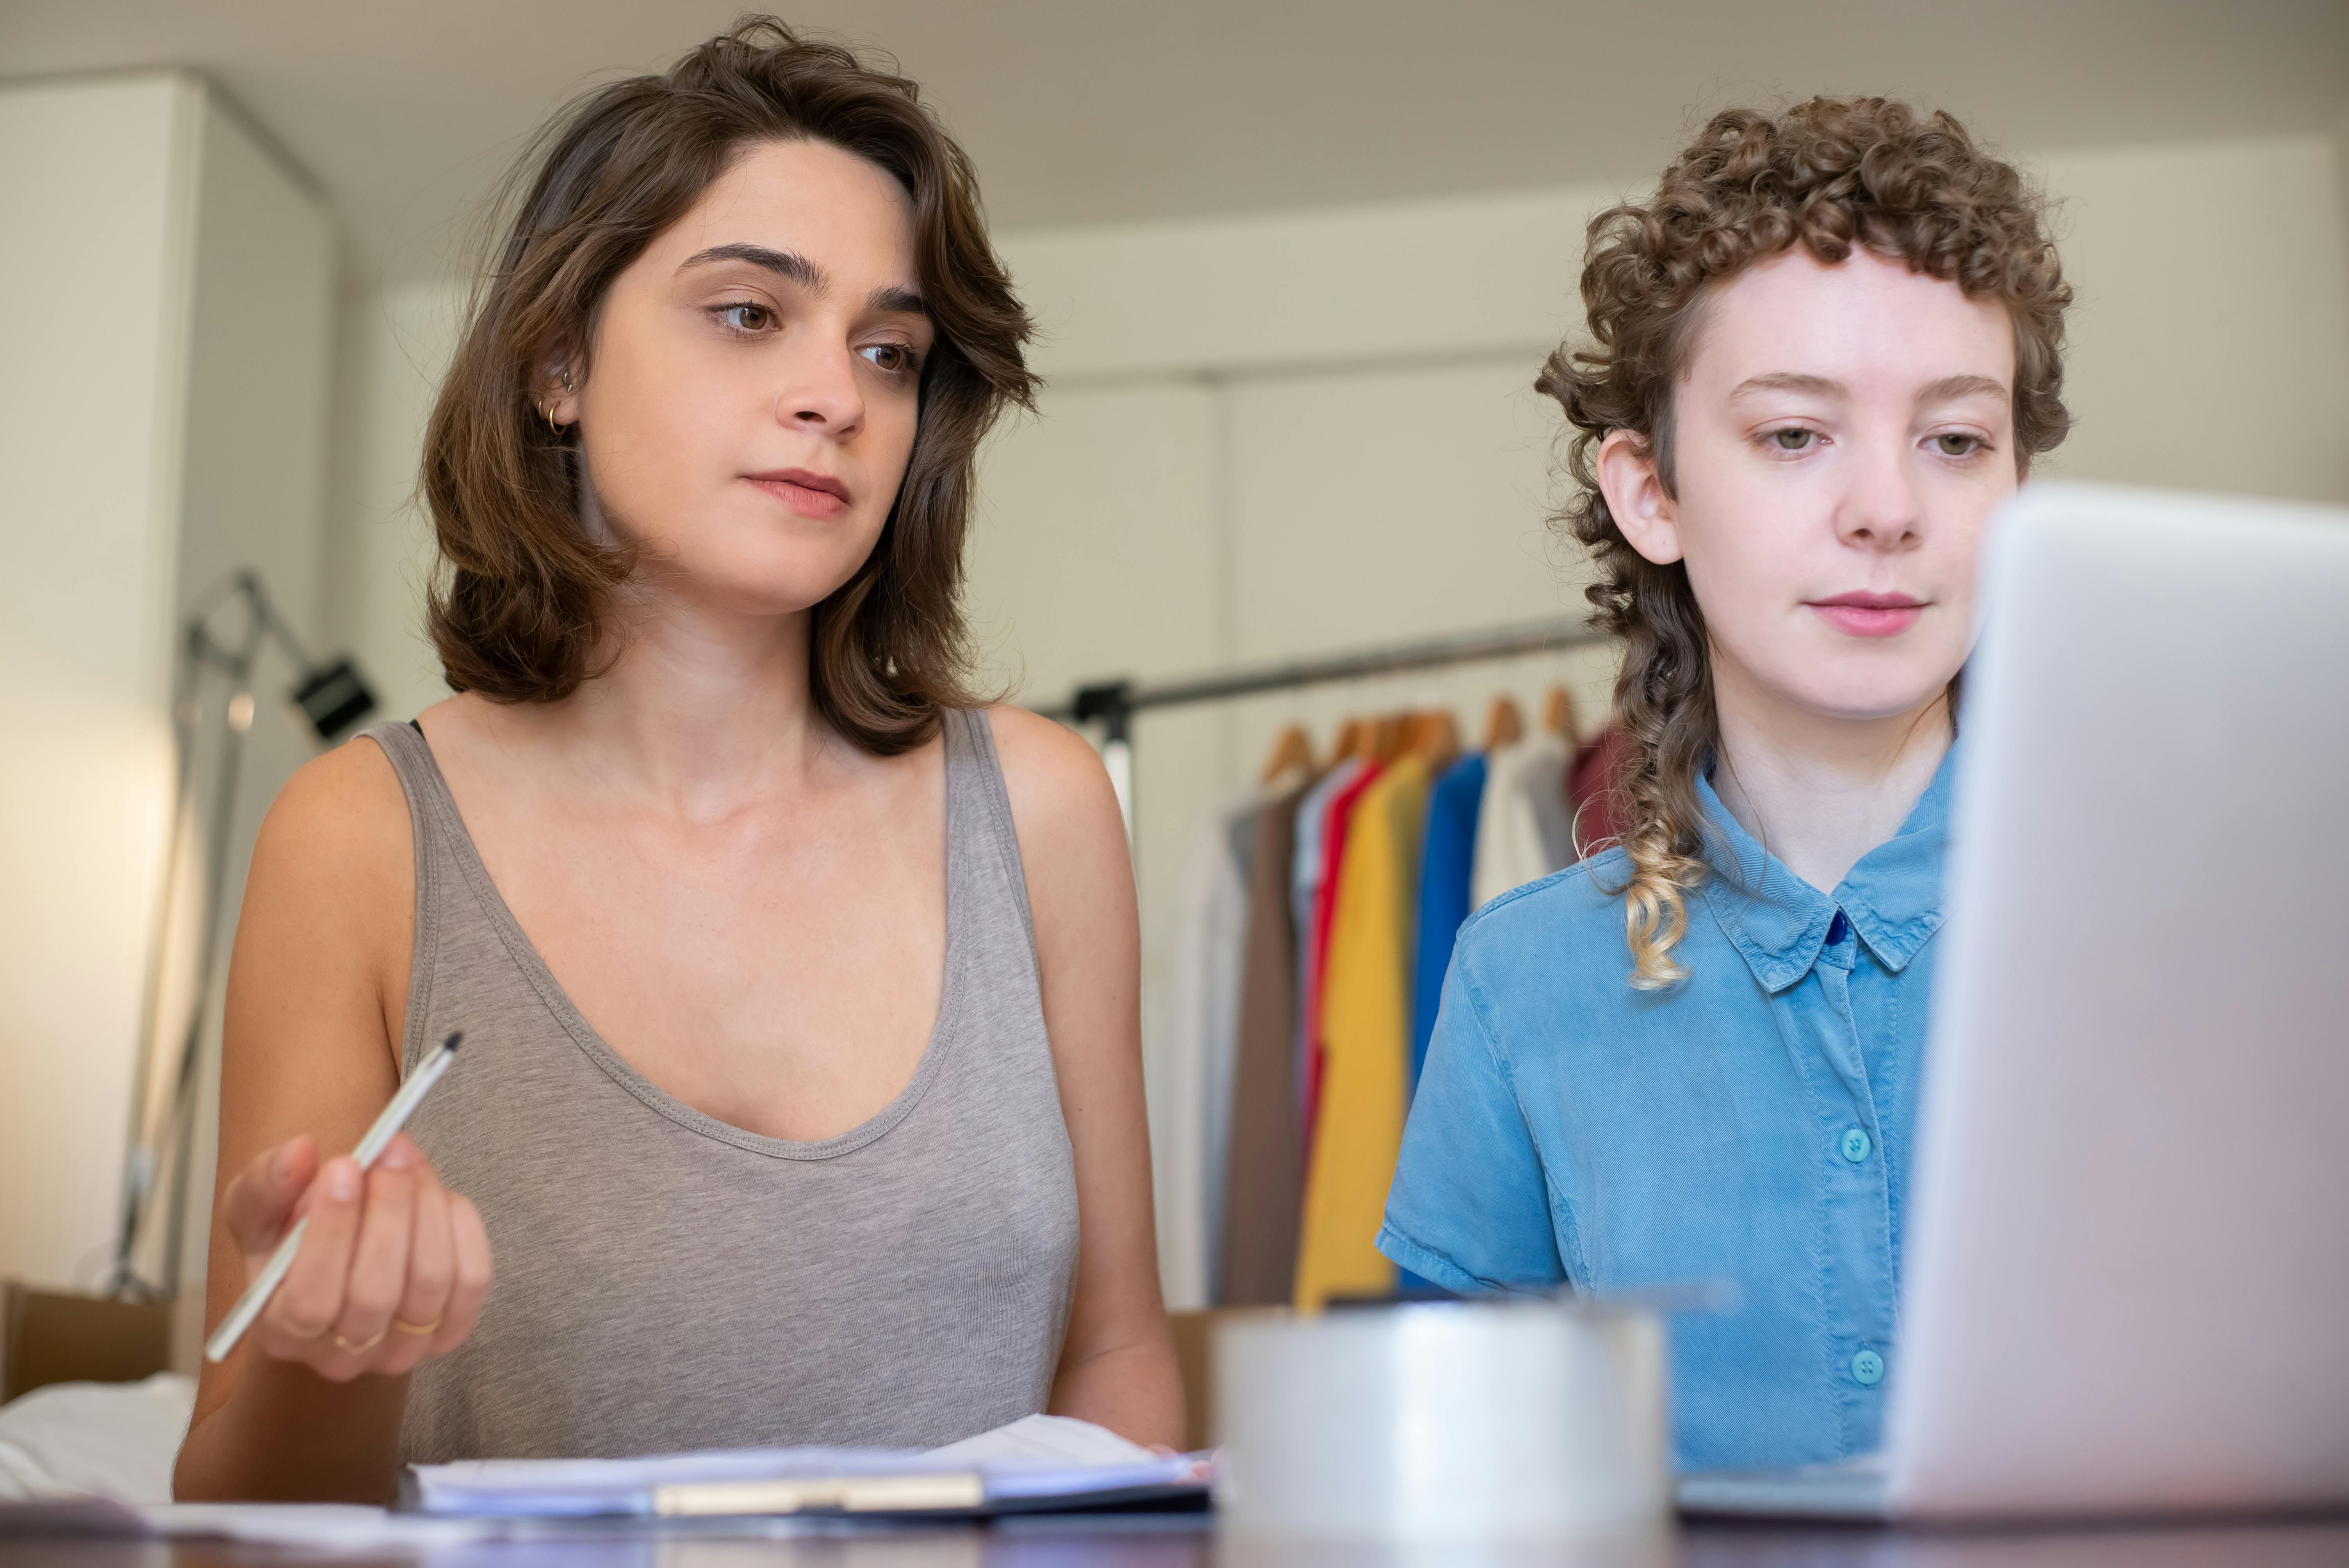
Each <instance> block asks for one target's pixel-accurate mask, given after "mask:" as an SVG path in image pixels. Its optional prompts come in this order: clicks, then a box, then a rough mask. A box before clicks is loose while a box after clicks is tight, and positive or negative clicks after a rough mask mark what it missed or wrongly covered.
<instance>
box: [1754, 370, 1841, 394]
mask: <svg viewBox="0 0 2349 1568" xmlns="http://www.w3.org/2000/svg"><path fill="white" fill-rule="evenodd" d="M1847 390H1848V389H1847V387H1845V386H1844V384H1843V383H1842V382H1840V381H1837V380H1834V379H1832V378H1830V377H1825V376H1800V375H1796V374H1795V372H1793V371H1789V370H1780V371H1773V372H1772V373H1771V374H1769V375H1767V376H1749V377H1746V378H1745V379H1744V380H1743V381H1740V382H1739V383H1738V384H1737V385H1736V387H1734V388H1733V389H1732V390H1731V392H1730V394H1729V395H1730V397H1744V396H1745V395H1746V394H1748V393H1750V392H1815V393H1817V394H1818V395H1819V396H1821V397H1840V396H1842V395H1843V394H1844V393H1845V392H1846V391H1847Z"/></svg>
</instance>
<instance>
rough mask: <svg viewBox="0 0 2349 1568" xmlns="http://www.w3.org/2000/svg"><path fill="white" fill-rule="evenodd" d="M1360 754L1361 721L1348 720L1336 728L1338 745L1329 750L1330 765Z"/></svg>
mask: <svg viewBox="0 0 2349 1568" xmlns="http://www.w3.org/2000/svg"><path fill="white" fill-rule="evenodd" d="M1361 754H1362V721H1361V719H1359V718H1350V719H1348V720H1346V722H1345V723H1343V724H1341V725H1340V726H1339V727H1338V743H1337V745H1335V746H1333V747H1332V748H1330V762H1331V764H1332V765H1335V764H1336V763H1338V762H1340V761H1341V760H1343V759H1344V758H1349V757H1360V756H1361Z"/></svg>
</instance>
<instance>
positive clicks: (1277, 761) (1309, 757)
mask: <svg viewBox="0 0 2349 1568" xmlns="http://www.w3.org/2000/svg"><path fill="white" fill-rule="evenodd" d="M1296 769H1302V770H1304V771H1305V772H1308V773H1310V772H1312V771H1313V740H1312V738H1311V737H1309V736H1308V735H1307V734H1306V733H1305V727H1304V726H1303V725H1299V724H1292V725H1289V726H1288V727H1286V728H1284V729H1283V730H1282V731H1281V732H1280V734H1279V735H1278V737H1277V738H1275V739H1274V741H1273V743H1272V755H1271V756H1270V757H1268V758H1266V759H1265V764H1264V776H1263V779H1262V780H1261V782H1263V783H1266V784H1269V783H1271V782H1272V781H1273V780H1274V779H1278V778H1279V777H1280V776H1281V775H1282V774H1284V773H1288V772H1290V771H1292V770H1296Z"/></svg>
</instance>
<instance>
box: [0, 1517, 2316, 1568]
mask: <svg viewBox="0 0 2349 1568" xmlns="http://www.w3.org/2000/svg"><path fill="white" fill-rule="evenodd" d="M0 1563H6V1564H9V1565H10V1568H14V1565H15V1564H17V1563H26V1564H34V1563H38V1564H42V1565H43V1568H47V1565H49V1564H55V1565H56V1568H289V1565H291V1564H295V1563H300V1564H304V1565H305V1568H358V1565H360V1564H365V1565H367V1568H1078V1565H1080V1564H1092V1563H1099V1564H1103V1565H1105V1568H1271V1565H1273V1564H1280V1565H1282V1568H1288V1565H1290V1564H1295V1565H1297V1568H1341V1565H1342V1568H1355V1565H1357V1564H1359V1565H1361V1568H1387V1565H1392V1568H1486V1565H1488V1564H1489V1565H1492V1568H1499V1565H1501V1564H1518V1563H1523V1564H1530V1565H1537V1568H1551V1565H1554V1568H1793V1565H1795V1564H1802V1565H1803V1568H1812V1565H1814V1564H1816V1565H1819V1568H1977V1565H1988V1564H2013V1565H2017V1568H2189V1565H2194V1568H2199V1565H2201V1564H2214V1565H2216V1564H2224V1565H2226V1568H2319V1565H2320V1564H2321V1565H2323V1568H2338V1565H2341V1564H2349V1518H2340V1519H2331V1520H2321V1521H2299V1522H2271V1523H2251V1524H2225V1525H2199V1524H2198V1525H2170V1526H2144V1525H2138V1526H2130V1527H2125V1528H2106V1529H2085V1528H2084V1529H2074V1530H2063V1531H1999V1532H1989V1531H1981V1532H1963V1533H1954V1532H1930V1533H1926V1532H1903V1531H1887V1530H1878V1529H1860V1528H1832V1529H1825V1528H1817V1527H1810V1526H1785V1527H1780V1526H1756V1525H1724V1524H1719V1523H1698V1524H1691V1525H1688V1526H1686V1527H1684V1528H1683V1529H1682V1531H1681V1532H1680V1533H1679V1534H1678V1536H1676V1537H1674V1538H1672V1539H1670V1540H1668V1541H1664V1542H1659V1543H1657V1544H1656V1545H1655V1546H1653V1547H1652V1548H1648V1549H1639V1548H1633V1549H1613V1550H1586V1551H1578V1552H1577V1551H1561V1552H1556V1553H1542V1552H1524V1551H1518V1552H1508V1553H1482V1552H1444V1553H1435V1552H1426V1553H1402V1552H1392V1551H1379V1550H1375V1549H1363V1548H1344V1549H1340V1548H1318V1549H1303V1548H1298V1547H1283V1548H1278V1549H1275V1548H1269V1547H1266V1546H1261V1545H1251V1544H1249V1543H1247V1542H1236V1541H1222V1540H1218V1539H1217V1537H1216V1533H1215V1531H1214V1528H1213V1526H1212V1525H1211V1524H1209V1523H1208V1522H1206V1521H1203V1520H1197V1519H1188V1518H1186V1519H1157V1520H1141V1519H1137V1520H1132V1521H1126V1522H1117V1523H1110V1524H1105V1523H1101V1522H1079V1521H1069V1520H1061V1521H1029V1522H1022V1523H1018V1524H1007V1525H999V1526H997V1527H995V1528H992V1529H985V1530H973V1529H935V1530H922V1531H879V1530H869V1529H859V1530H856V1531H854V1532H840V1533H834V1534H824V1535H802V1536H797V1537H785V1538H780V1539H769V1540H756V1539H741V1538H711V1537H698V1538H697V1537H676V1536H633V1537H606V1538H603V1539H585V1540H578V1539H574V1540H564V1541H537V1542H483V1543H474V1544H469V1545H462V1546H443V1547H438V1548H433V1549H430V1550H429V1551H421V1552H419V1551H414V1550H406V1549H388V1550H380V1549H379V1550H367V1551H358V1552H340V1553H338V1552H330V1551H321V1550H318V1549H316V1548H308V1547H305V1548H292V1547H285V1546H240V1545H231V1544H225V1543H219V1542H177V1543H169V1544H166V1543H160V1542H126V1541H67V1540H23V1539H17V1540H13V1541H0Z"/></svg>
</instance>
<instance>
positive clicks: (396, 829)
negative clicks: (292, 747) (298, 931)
mask: <svg viewBox="0 0 2349 1568" xmlns="http://www.w3.org/2000/svg"><path fill="white" fill-rule="evenodd" d="M415 886H416V865H415V842H414V839H413V837H412V830H411V829H410V827H409V813H408V797H407V795H406V793H405V792H404V791H402V790H401V789H400V787H399V776H398V774H396V773H394V772H393V771H392V768H391V759H390V758H388V757H387V756H386V755H385V754H384V750H383V748H381V747H380V746H378V745H377V744H376V743H375V742H374V741H373V740H370V739H366V738H354V739H351V740H347V741H345V742H344V743H343V744H342V745H340V746H337V747H336V748H334V749H333V750H331V751H328V752H326V753H324V754H322V755H320V756H317V757H314V758H311V759H310V760H309V761H307V762H305V763H304V764H303V765H302V766H301V767H300V768H298V769H295V773H294V776H293V777H292V778H291V779H287V780H286V781H285V788H284V789H280V790H279V791H278V792H277V799H275V801H274V802H273V803H272V804H271V805H270V808H269V814H268V815H267V816H266V817H264V819H263V820H262V824H261V832H260V836H259V837H258V838H257V839H256V840H255V841H254V847H253V869H252V872H251V874H250V876H249V878H248V880H247V882H246V905H247V911H248V918H251V917H252V916H253V915H254V914H261V915H263V916H264V918H266V917H268V916H269V915H273V914H274V915H278V916H290V917H292V919H293V920H294V921H295V922H298V923H304V924H309V925H312V927H313V929H314V930H315V931H316V934H319V935H321V936H326V935H331V936H333V937H335V938H336V939H338V940H341V941H347V940H349V939H350V938H352V937H354V936H360V937H365V938H385V937H391V936H395V935H396V936H397V937H398V939H399V943H400V945H401V946H403V947H404V946H405V944H406V937H407V933H408V928H409V919H410V915H411V913H412V912H411V911H410V909H409V903H411V902H412V901H413V899H414V895H415ZM256 905H259V906H260V907H258V908H256ZM271 923H273V924H274V923H275V922H274V921H273V922H271ZM369 945H373V943H372V941H370V943H369Z"/></svg>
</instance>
